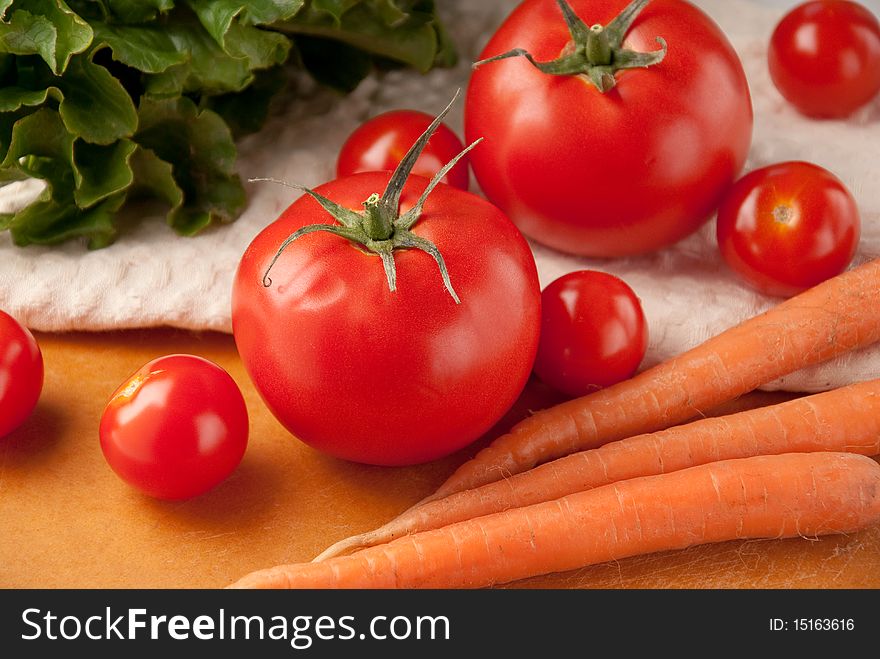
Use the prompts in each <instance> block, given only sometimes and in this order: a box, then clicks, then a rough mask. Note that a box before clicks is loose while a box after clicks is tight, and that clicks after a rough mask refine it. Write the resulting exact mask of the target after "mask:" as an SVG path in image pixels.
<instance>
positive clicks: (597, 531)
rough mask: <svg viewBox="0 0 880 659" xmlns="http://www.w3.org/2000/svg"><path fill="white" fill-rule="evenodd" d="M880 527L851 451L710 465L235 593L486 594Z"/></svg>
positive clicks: (409, 540)
mask: <svg viewBox="0 0 880 659" xmlns="http://www.w3.org/2000/svg"><path fill="white" fill-rule="evenodd" d="M878 522H880V465H878V464H877V463H876V462H875V461H874V460H872V459H871V458H867V457H864V456H861V455H855V454H851V453H788V454H785V455H779V456H757V457H752V458H742V459H737V460H725V461H721V462H712V463H709V464H707V465H700V466H697V467H691V468H689V469H685V470H682V471H676V472H673V473H671V474H661V475H659V476H645V477H642V478H634V479H631V480H626V481H621V482H619V483H612V484H611V485H605V486H603V487H599V488H596V489H593V490H587V491H586V492H578V493H576V494H571V495H569V496H567V497H563V498H561V499H556V500H554V501H548V502H545V503H539V504H535V505H533V506H527V507H524V508H514V509H512V510H508V511H505V512H502V513H495V514H493V515H487V516H485V517H478V518H476V519H473V520H468V521H465V522H459V523H457V524H453V525H451V526H446V527H443V528H441V529H436V530H433V531H426V532H424V533H417V534H415V535H411V536H407V537H404V538H400V539H398V540H395V541H393V542H390V543H388V544H386V545H380V546H378V547H370V548H369V549H364V550H363V551H360V552H357V553H355V554H351V555H350V556H340V557H337V558H332V559H330V560H327V561H322V562H320V563H300V564H295V565H283V566H279V567H275V568H271V569H267V570H261V571H258V572H253V573H251V574H249V575H247V576H245V577H243V578H242V579H240V580H239V581H237V582H236V583H235V584H233V585H232V587H234V588H477V587H485V586H491V585H494V584H498V583H506V582H509V581H514V580H517V579H523V578H526V577H531V576H536V575H540V574H547V573H550V572H559V571H563V570H572V569H576V568H580V567H584V566H587V565H591V564H594V563H600V562H605V561H612V560H617V559H622V558H626V557H629V556H635V555H638V554H645V553H649V552H657V551H666V550H672V549H682V548H685V547H690V546H693V545H698V544H704V543H710V542H722V541H726V540H733V539H745V538H754V539H758V538H783V537H793V536H803V537H808V538H811V537H815V536H818V535H824V534H829V533H849V532H853V531H856V530H859V529H862V528H864V527H866V526H869V525H873V524H876V523H878Z"/></svg>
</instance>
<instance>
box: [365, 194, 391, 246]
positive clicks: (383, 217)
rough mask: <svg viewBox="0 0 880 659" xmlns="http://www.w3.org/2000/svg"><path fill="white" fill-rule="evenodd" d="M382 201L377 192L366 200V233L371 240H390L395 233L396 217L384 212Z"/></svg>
mask: <svg viewBox="0 0 880 659" xmlns="http://www.w3.org/2000/svg"><path fill="white" fill-rule="evenodd" d="M381 202H382V198H381V197H380V196H379V195H378V194H377V193H375V192H374V193H373V194H371V195H370V196H369V197H368V198H367V200H366V201H365V202H364V211H365V212H364V220H363V227H364V233H366V234H367V235H368V236H369V237H370V239H371V240H388V239H389V238H390V237H391V234H393V233H394V218H393V217H388V214H387V213H386V212H383V211H384V210H385V209H384V208H383V207H382V203H381ZM395 215H396V213H395Z"/></svg>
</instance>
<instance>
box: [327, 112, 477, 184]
mask: <svg viewBox="0 0 880 659" xmlns="http://www.w3.org/2000/svg"><path fill="white" fill-rule="evenodd" d="M433 121H434V117H432V116H431V115H429V114H425V113H424V112H418V111H416V110H391V111H390V112H384V113H382V114H380V115H377V116H375V117H373V118H372V119H368V120H367V121H365V122H364V123H362V124H361V125H360V126H358V127H357V128H356V129H355V130H354V132H352V134H351V135H349V136H348V138H347V139H346V140H345V142H344V143H343V145H342V148H341V149H340V150H339V156H338V158H337V160H336V178H341V177H343V176H349V175H351V174H358V173H360V172H376V171H392V170H394V169H395V168H396V167H397V166H398V165H399V164H400V161H401V160H402V159H403V157H404V156H405V155H406V153H407V151H409V149H410V147H411V146H412V145H413V144H415V142H416V140H418V139H419V137H420V136H421V135H422V133H424V132H425V131H426V130H427V129H428V127H429V126H430V125H431V122H433ZM463 149H464V145H463V144H462V143H461V140H460V139H458V136H456V134H455V133H454V132H452V129H451V128H449V126H447V125H446V124H443V123H441V124H440V125H438V126H437V128H436V130H435V132H434V134H433V135H432V136H431V139H430V140H428V143H427V144H426V145H425V148H424V149H423V150H422V153H421V155H419V157H418V160H416V162H415V164H414V165H413V169H412V173H413V174H417V175H419V176H424V177H425V178H431V177H433V176H434V175H435V174H436V173H437V172H439V171H440V170H441V169H442V168H443V165H445V164H446V163H447V162H449V161H450V160H452V159H453V158H455V156H457V155H458V154H459V153H461V151H462V150H463ZM469 178H470V175H469V172H468V163H467V156H465V157H464V158H462V159H461V160H460V161H459V162H458V163H457V164H456V165H455V167H453V168H452V169H450V170H449V171H448V172H447V173H446V175H445V176H443V178H441V179H440V182H441V183H446V184H448V185H452V186H455V187H456V188H459V189H460V190H467V189H468V184H469V182H470V181H469Z"/></svg>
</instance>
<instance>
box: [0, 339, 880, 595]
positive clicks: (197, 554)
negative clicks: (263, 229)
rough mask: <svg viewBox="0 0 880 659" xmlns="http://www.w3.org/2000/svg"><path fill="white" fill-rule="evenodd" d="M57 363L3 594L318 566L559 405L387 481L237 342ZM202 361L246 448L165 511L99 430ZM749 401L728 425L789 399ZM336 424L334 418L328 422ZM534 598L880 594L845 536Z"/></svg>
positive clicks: (585, 578) (19, 506)
mask: <svg viewBox="0 0 880 659" xmlns="http://www.w3.org/2000/svg"><path fill="white" fill-rule="evenodd" d="M37 339H38V340H39V342H40V345H41V347H42V350H43V355H44V360H45V365H46V381H45V386H44V389H43V395H42V397H41V400H40V403H39V405H38V406H37V409H36V411H35V413H34V415H33V416H32V417H31V418H30V419H29V420H28V421H27V422H26V423H25V425H24V426H22V427H21V428H20V429H18V430H17V431H15V432H14V433H12V434H11V435H9V436H8V437H6V438H4V439H2V440H0V587H3V588H62V587H63V588H214V587H222V586H225V585H227V584H229V583H231V582H232V581H235V580H236V579H238V578H239V577H241V576H243V575H244V574H245V573H247V572H249V571H252V570H255V569H259V568H264V567H269V566H272V565H276V564H279V563H286V562H295V561H306V560H310V559H311V558H312V557H313V556H314V555H315V554H317V553H318V552H319V551H320V550H322V549H324V548H325V547H326V546H327V545H328V544H330V543H331V542H333V541H335V540H337V539H339V538H342V537H345V536H348V535H351V534H353V533H356V532H359V531H363V530H367V529H370V528H373V527H376V526H378V525H380V524H381V523H383V522H385V521H387V520H389V519H390V518H392V517H393V516H395V515H396V514H397V513H398V512H400V511H402V510H403V509H405V508H407V507H408V506H410V505H411V504H413V503H415V502H416V501H418V500H419V499H421V498H422V497H423V496H426V495H427V494H429V493H431V492H432V491H433V490H434V489H435V488H436V487H437V486H438V485H439V484H440V483H441V482H442V481H443V480H444V479H445V478H446V476H448V475H449V474H450V473H451V472H452V470H453V469H454V468H455V467H456V466H457V465H458V464H460V463H461V462H463V461H464V460H465V459H466V458H467V457H469V456H470V455H471V454H473V452H474V451H475V450H476V449H477V448H479V447H481V446H483V445H485V443H486V442H487V441H488V440H489V439H490V438H491V436H492V435H497V434H498V433H499V432H501V431H502V430H503V429H505V428H507V427H509V426H510V425H511V424H512V423H513V422H514V421H515V420H517V419H518V418H522V417H523V416H524V415H525V414H527V413H528V411H529V410H534V409H538V408H540V407H544V406H546V405H548V404H550V403H552V402H553V401H554V397H553V395H552V394H550V393H549V392H548V391H547V390H546V389H544V388H542V387H541V386H540V385H539V384H537V383H535V382H532V383H530V384H529V386H528V388H527V389H526V391H525V392H524V394H523V396H522V398H521V399H520V401H519V402H518V404H517V405H516V407H515V408H514V410H512V411H511V413H510V414H509V415H508V417H507V418H506V419H504V420H503V421H502V422H501V423H500V424H499V427H498V428H497V429H496V430H495V431H493V433H490V435H489V436H488V437H486V438H484V439H483V440H481V441H479V442H477V443H476V444H474V445H473V446H471V447H468V448H467V449H465V450H463V451H461V452H459V453H458V454H456V455H454V456H452V457H450V458H447V459H444V460H440V461H437V462H434V463H431V464H427V465H421V466H417V467H408V468H380V467H369V466H364V465H358V464H352V463H349V462H344V461H341V460H336V459H334V458H331V457H328V456H325V455H322V454H320V453H318V452H317V451H315V450H313V449H311V448H309V447H308V446H306V445H304V444H302V443H301V442H299V441H298V440H297V439H295V438H294V437H292V436H291V435H290V434H289V433H288V432H287V431H285V430H284V429H283V428H282V427H281V426H280V425H279V424H278V422H277V421H276V420H275V419H274V418H273V417H272V415H271V414H270V413H269V411H268V410H267V409H266V407H265V406H264V405H263V403H262V401H261V400H260V397H259V395H258V394H257V392H256V390H255V389H254V388H253V386H252V385H251V383H250V381H249V379H248V377H247V374H246V372H245V370H244V368H243V366H242V364H241V361H240V360H239V358H238V355H237V353H236V350H235V344H234V342H233V340H232V337H230V336H227V335H222V334H214V333H190V332H184V331H178V330H169V329H159V330H142V331H129V332H113V333H98V334H38V335H37ZM171 353H192V354H197V355H201V356H203V357H206V358H207V359H210V360H212V361H215V362H217V363H218V364H220V365H221V366H223V367H224V368H225V369H227V370H228V371H229V373H230V374H231V375H232V377H233V378H234V379H235V380H236V382H237V383H238V384H239V386H240V387H241V389H242V392H243V393H244V397H245V400H246V402H247V406H248V411H249V414H250V422H251V426H250V443H249V446H248V450H247V453H246V455H245V457H244V460H243V461H242V463H241V466H240V467H239V469H238V470H237V471H236V472H235V473H234V474H233V475H232V476H231V477H230V478H229V479H228V480H227V481H226V482H225V483H223V484H222V485H220V486H219V487H218V488H216V489H215V490H213V491H211V492H209V493H207V494H205V495H203V496H201V497H198V498H196V499H193V500H190V501H186V502H182V503H181V502H176V503H169V502H162V501H156V500H153V499H150V498H148V497H146V496H143V495H141V494H139V493H137V492H136V491H134V490H132V489H131V488H129V487H128V486H127V485H126V484H125V483H123V482H122V481H121V480H119V478H118V477H117V476H116V475H115V474H114V473H113V472H112V471H111V470H110V468H109V467H108V466H107V464H106V463H105V461H104V458H103V455H102V453H101V449H100V447H99V444H98V422H99V419H100V416H101V412H102V410H103V407H104V404H105V402H106V401H107V399H108V398H109V396H110V395H111V394H112V393H113V391H114V390H115V389H116V387H117V386H118V385H119V384H120V383H121V382H122V381H123V380H124V379H125V378H126V377H127V376H128V375H130V374H131V373H132V372H133V371H135V370H136V369H137V368H138V367H139V366H141V365H142V364H143V363H145V362H147V361H149V360H150V359H153V358H155V357H158V356H160V355H164V354H171ZM790 397H791V394H752V395H750V396H747V397H745V398H743V399H741V400H740V401H737V402H736V403H734V404H732V405H729V406H727V407H726V408H725V409H724V410H714V411H712V413H720V412H723V411H731V410H734V409H741V408H744V407H749V406H756V405H763V404H768V403H772V402H777V401H780V400H784V399H786V398H790ZM328 413H332V411H331V410H329V408H328ZM511 585H512V586H514V587H531V588H535V587H539V588H853V587H861V588H880V528H873V529H870V530H867V531H864V532H862V533H858V534H853V535H849V536H836V537H825V538H820V539H814V538H795V539H790V540H765V541H748V542H742V541H738V542H728V543H724V544H719V545H711V546H703V547H695V548H692V549H689V550H686V551H678V552H668V553H664V554H656V555H651V556H643V557H636V558H630V559H626V560H622V561H619V562H615V563H611V564H603V565H597V566H593V567H589V568H585V569H582V570H578V571H575V572H569V573H565V574H554V575H548V576H542V577H536V578H534V579H531V580H528V581H524V582H518V583H516V584H511Z"/></svg>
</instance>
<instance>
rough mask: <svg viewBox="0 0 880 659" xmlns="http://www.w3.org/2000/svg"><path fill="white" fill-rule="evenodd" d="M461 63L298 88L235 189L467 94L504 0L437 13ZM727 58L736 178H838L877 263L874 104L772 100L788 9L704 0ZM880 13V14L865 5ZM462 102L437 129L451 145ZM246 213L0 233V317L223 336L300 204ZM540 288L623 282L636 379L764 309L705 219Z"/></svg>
mask: <svg viewBox="0 0 880 659" xmlns="http://www.w3.org/2000/svg"><path fill="white" fill-rule="evenodd" d="M438 4H439V5H440V6H441V11H442V13H443V16H444V18H445V20H446V21H447V23H448V25H449V27H450V32H451V34H453V35H455V38H456V41H457V43H458V44H459V47H460V52H461V63H460V64H459V66H458V67H456V68H455V69H451V70H437V71H433V72H431V73H430V74H428V75H426V76H421V75H419V74H417V73H414V72H409V71H395V72H392V73H389V74H386V75H385V76H384V77H383V78H382V79H381V81H380V80H379V79H378V78H376V77H371V78H368V79H367V80H366V81H364V82H363V83H362V84H361V85H360V87H359V88H358V89H357V90H356V91H355V92H354V93H353V94H351V95H350V96H348V97H341V96H338V95H336V94H333V93H331V92H329V91H327V90H323V89H319V88H317V87H316V86H315V85H313V84H305V87H304V89H301V90H300V92H299V93H300V94H301V95H304V96H305V98H304V100H298V101H297V102H296V103H294V104H292V105H291V106H290V107H289V109H288V110H287V111H286V112H285V113H284V114H283V115H278V116H275V117H273V118H272V119H271V120H270V122H269V123H268V125H266V127H265V128H264V129H263V130H262V131H261V132H260V133H258V134H256V135H252V136H250V137H248V138H246V139H244V140H243V141H242V142H241V143H240V145H239V152H240V158H239V162H238V170H239V172H240V173H241V175H242V177H243V178H244V179H247V178H249V177H257V176H272V177H276V178H281V179H285V180H287V181H295V182H298V183H301V184H304V185H317V184H320V183H322V182H323V181H325V180H328V179H330V178H332V177H333V173H334V167H335V157H336V153H337V151H338V149H339V147H340V146H341V144H342V142H343V141H344V139H345V138H346V136H347V135H348V134H349V133H350V132H351V131H352V130H353V129H354V128H355V127H356V126H357V125H358V123H359V122H361V121H363V120H364V119H367V118H368V117H370V116H373V115H375V114H378V113H379V112H382V111H385V110H389V109H394V108H414V109H420V110H423V111H426V112H429V113H433V114H435V113H436V112H438V111H439V110H440V109H442V108H443V106H445V105H446V103H447V102H448V101H449V99H450V98H451V97H452V94H453V92H454V90H455V89H456V88H459V87H461V88H464V87H465V86H466V84H467V79H468V74H469V63H470V62H471V61H472V60H473V59H474V58H475V57H476V55H477V54H478V53H479V51H480V49H481V48H482V46H483V45H484V44H485V42H486V40H487V39H488V37H489V35H490V34H491V32H492V31H493V30H494V29H495V28H496V27H497V26H498V25H499V24H500V22H501V21H502V20H503V18H504V17H505V16H506V15H507V14H508V13H509V12H510V11H511V10H512V9H513V7H514V6H516V4H517V3H516V1H515V0H483V1H482V2H468V1H467V0H440V2H439V3H438ZM696 4H698V5H700V6H701V7H702V8H703V9H704V10H705V11H706V12H707V13H708V14H709V15H710V16H712V17H713V18H714V19H715V20H716V22H718V23H719V25H720V26H721V27H722V29H724V31H725V32H726V33H727V35H728V37H729V38H730V40H731V42H732V43H733V45H734V46H735V48H736V49H737V51H738V52H739V54H740V56H741V58H742V61H743V65H744V67H745V70H746V74H747V76H748V79H749V84H750V87H751V91H752V96H753V101H754V109H755V132H754V140H753V144H752V149H751V153H750V156H749V161H748V163H747V165H746V168H747V170H748V169H754V168H756V167H760V166H763V165H767V164H770V163H773V162H779V161H783V160H794V159H799V160H808V161H812V162H815V163H816V164H819V165H822V166H824V167H826V168H827V169H829V170H831V171H832V172H834V173H835V174H837V175H838V176H839V177H840V178H841V179H842V180H843V181H844V182H845V183H846V185H847V186H848V187H849V189H850V190H851V191H852V193H853V194H854V196H855V197H856V199H857V201H858V203H859V207H860V210H861V214H862V221H863V234H862V240H861V244H860V248H859V253H858V255H857V258H856V262H862V261H865V260H867V259H869V258H873V257H876V256H880V162H878V156H880V98H878V99H876V100H875V101H874V102H873V103H872V104H871V105H870V106H869V107H867V108H865V109H863V110H862V111H860V112H859V113H858V114H857V115H856V116H853V117H851V118H849V119H847V120H845V121H814V120H810V119H807V118H804V117H802V116H800V115H799V114H797V112H796V111H795V110H794V109H793V108H792V107H790V106H789V105H788V104H787V103H786V102H785V101H784V100H783V98H782V97H781V96H780V95H779V93H778V92H777V91H776V89H775V88H774V87H773V85H772V83H771V81H770V77H769V74H768V72H767V66H766V45H767V42H768V40H769V37H770V34H771V33H772V30H773V27H774V26H775V24H776V22H777V21H778V20H779V19H780V18H781V17H782V15H783V13H784V10H785V8H786V7H789V6H791V5H793V4H795V3H794V2H791V1H790V0H775V1H773V2H768V1H764V2H759V1H757V0H702V1H700V2H697V3H696ZM863 4H865V5H866V6H867V7H869V8H870V9H871V10H872V11H874V12H875V13H877V14H880V0H863ZM462 105H463V104H462V103H459V104H458V107H456V108H455V109H454V110H453V112H452V113H451V115H450V116H449V118H448V123H449V124H450V126H451V127H452V128H453V129H455V130H456V131H457V132H459V134H461V127H462ZM37 185H38V184H37V183H36V182H34V181H25V182H20V183H15V184H13V185H9V186H7V187H5V188H3V189H2V190H0V211H6V210H9V209H11V208H14V207H16V206H17V205H20V204H21V203H22V202H23V200H26V199H28V198H29V197H30V196H32V195H33V194H34V190H35V189H37V188H36V186H37ZM247 190H248V194H249V196H250V202H249V205H248V207H247V209H246V211H245V213H244V214H243V215H242V217H241V218H240V219H239V220H238V221H236V222H235V223H233V224H230V225H226V226H222V227H216V228H212V229H211V230H209V231H207V232H206V233H204V234H202V235H200V236H198V237H196V238H181V237H178V236H176V235H175V234H174V233H173V232H172V231H171V229H169V228H168V227H167V226H166V225H165V224H164V222H163V220H162V219H161V217H158V216H157V217H150V218H146V219H145V220H144V221H143V222H140V223H138V224H137V225H136V226H135V227H134V228H132V229H130V230H128V231H127V233H126V235H124V236H122V238H121V239H120V240H119V241H118V242H117V243H116V244H114V245H112V246H111V247H109V248H107V249H103V250H98V251H94V252H90V251H88V250H86V249H85V247H84V245H82V244H79V243H70V244H66V245H62V246H59V247H51V248H48V247H27V248H24V249H22V248H17V247H14V246H13V245H12V243H11V241H10V238H9V236H8V235H7V234H0V308H2V309H4V310H5V311H7V312H9V313H11V314H12V315H14V316H16V317H17V318H19V319H20V320H21V321H22V322H23V323H25V324H26V325H28V326H30V327H31V328H34V329H37V330H47V331H65V330H107V329H120V328H133V327H151V326H161V325H165V326H174V327H181V328H189V329H199V330H220V331H225V332H228V331H230V329H231V323H230V303H229V300H230V291H231V282H232V277H233V274H234V272H235V269H236V267H237V264H238V261H239V258H240V256H241V254H242V253H243V251H244V249H245V248H246V247H247V245H248V243H249V242H250V240H251V239H252V238H253V237H254V236H255V235H256V234H257V233H258V232H259V231H260V229H262V228H263V227H264V226H265V225H266V224H268V223H269V222H271V221H273V220H274V219H275V218H276V217H277V216H278V214H279V212H280V211H281V210H282V209H283V208H284V207H286V206H287V205H288V204H289V203H290V202H291V201H293V199H294V197H295V196H296V194H295V193H294V192H293V191H292V190H290V189H288V188H284V187H281V186H276V185H272V184H268V183H259V184H247ZM534 253H535V259H536V262H537V265H538V270H539V274H540V279H541V284H542V286H544V285H546V284H548V283H549V282H550V281H552V280H553V279H555V278H556V277H558V276H560V275H562V274H563V273H565V272H569V271H571V270H576V269H581V268H595V269H601V270H605V271H607V272H612V273H614V274H616V275H618V276H620V277H622V278H623V279H624V280H626V281H627V282H628V283H629V284H630V285H631V286H632V288H633V289H634V290H635V291H636V293H637V294H638V295H639V297H640V298H641V300H642V303H643V305H644V309H645V313H646V316H647V319H648V323H649V328H650V345H649V348H648V355H647V356H646V359H645V362H644V365H645V366H649V365H651V364H654V363H656V362H658V361H660V360H663V359H666V358H668V357H671V356H674V355H676V354H678V353H681V352H683V351H684V350H687V349H688V348H690V347H692V346H694V345H696V344H698V343H700V342H702V341H703V340H705V339H706V338H708V337H709V336H711V335H714V334H717V333H718V332H720V331H722V330H724V329H725V328H727V327H730V326H732V325H735V324H737V323H739V322H740V321H742V320H743V319H745V318H747V317H750V316H753V315H755V314H757V313H759V312H760V311H762V310H764V309H766V308H768V307H769V306H771V305H772V304H773V303H774V300H772V299H770V298H767V297H764V296H762V295H760V294H758V293H755V292H753V291H752V290H750V289H749V288H747V287H746V286H744V285H742V284H741V283H740V282H739V281H738V280H737V279H736V278H735V276H734V275H732V274H731V273H730V272H729V271H728V269H727V267H726V266H725V264H724V263H723V262H722V260H721V258H720V256H719V255H718V252H717V247H716V244H715V238H714V221H711V220H710V221H709V222H708V223H707V224H706V226H705V227H704V228H703V229H702V230H700V231H699V232H698V233H697V234H695V235H693V236H691V237H689V238H687V239H685V240H683V241H682V242H680V243H679V244H677V245H674V246H672V247H670V248H668V249H665V250H663V251H661V252H658V253H656V254H652V255H649V256H645V257H639V258H629V259H622V260H617V261H611V262H604V261H601V262H600V261H590V260H587V259H582V258H575V257H571V256H565V255H561V254H558V253H555V252H553V251H551V250H549V249H546V248H543V247H540V246H534ZM876 377H880V346H877V347H872V348H869V349H866V350H863V351H861V352H859V353H855V354H850V355H846V356H844V357H842V358H840V359H838V360H837V361H834V362H832V363H828V364H824V365H821V366H819V367H815V368H810V369H807V370H804V371H801V372H798V373H795V374H792V375H791V376H789V377H786V378H784V379H782V380H780V381H778V382H775V383H771V384H770V385H768V387H766V388H768V389H786V390H791V391H818V390H823V389H827V388H830V387H835V386H840V385H842V384H846V383H849V382H853V381H857V380H864V379H870V378H876Z"/></svg>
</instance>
